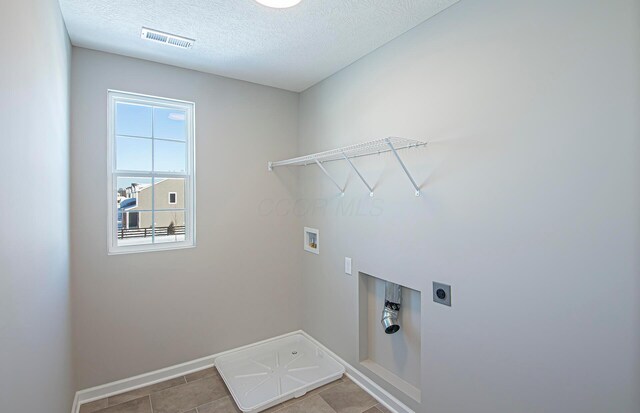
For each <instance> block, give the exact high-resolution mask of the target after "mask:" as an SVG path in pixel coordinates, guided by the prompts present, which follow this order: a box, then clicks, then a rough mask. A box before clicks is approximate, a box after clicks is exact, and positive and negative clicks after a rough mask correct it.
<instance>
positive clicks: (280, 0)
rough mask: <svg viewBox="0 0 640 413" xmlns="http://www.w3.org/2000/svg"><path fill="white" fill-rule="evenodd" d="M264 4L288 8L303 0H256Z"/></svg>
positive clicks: (276, 7) (277, 7)
mask: <svg viewBox="0 0 640 413" xmlns="http://www.w3.org/2000/svg"><path fill="white" fill-rule="evenodd" d="M256 1H257V2H258V3H260V4H262V5H263V6H267V7H272V8H274V9H286V8H289V7H293V6H295V5H296V4H298V3H300V2H301V1H302V0H256Z"/></svg>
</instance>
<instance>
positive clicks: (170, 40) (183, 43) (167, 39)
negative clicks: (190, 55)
mask: <svg viewBox="0 0 640 413" xmlns="http://www.w3.org/2000/svg"><path fill="white" fill-rule="evenodd" d="M140 37H142V38H143V39H145V40H151V41H153V42H157V43H164V44H168V45H169V46H175V47H179V48H181V49H190V48H191V46H193V43H194V42H195V40H193V39H189V38H186V37H182V36H176V35H175V34H169V33H163V32H159V31H157V30H153V29H147V28H146V27H143V28H142V33H141V34H140Z"/></svg>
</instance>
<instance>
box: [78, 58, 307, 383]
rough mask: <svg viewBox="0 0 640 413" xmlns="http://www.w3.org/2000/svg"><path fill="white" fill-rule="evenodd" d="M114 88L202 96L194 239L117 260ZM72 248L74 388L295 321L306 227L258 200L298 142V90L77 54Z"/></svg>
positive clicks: (277, 192) (283, 189)
mask: <svg viewBox="0 0 640 413" xmlns="http://www.w3.org/2000/svg"><path fill="white" fill-rule="evenodd" d="M107 89H118V90H125V91H130V92H138V93H145V94H150V95H156V96H163V97H169V98H175V99H182V100H188V101H193V102H195V104H196V147H197V149H196V169H197V172H196V174H197V202H198V206H197V211H198V212H197V243H198V245H197V247H196V248H193V249H187V250H177V251H169V252H152V253H143V254H133V255H119V256H108V255H107V244H106V242H107V241H106V239H107V236H106V228H105V225H104V223H105V222H106V214H107V205H106V203H105V199H106V192H105V191H106V180H107V176H106V162H107V161H106V147H107V146H106V145H107V130H106V125H107V120H106V116H107V108H106V102H107ZM71 108H72V111H71V113H72V137H71V139H72V151H71V185H72V190H71V195H72V204H71V216H72V220H71V245H72V278H73V294H74V309H73V310H74V326H75V357H76V361H77V364H76V365H77V374H78V382H79V383H78V384H79V388H86V387H89V386H94V385H98V384H102V383H106V382H110V381H113V380H117V379H122V378H126V377H130V376H133V375H136V374H140V373H144V372H148V371H152V370H156V369H159V368H162V367H165V366H170V365H174V364H177V363H180V362H185V361H189V360H193V359H195V358H199V357H203V356H207V355H211V354H214V353H216V352H219V351H222V350H226V349H230V348H234V347H237V346H240V345H244V344H248V343H251V342H254V341H257V340H261V339H265V338H268V337H272V336H274V335H277V334H281V333H285V332H289V331H292V330H295V329H299V328H300V326H301V312H300V310H299V305H298V297H299V294H298V292H299V291H300V284H299V276H298V274H299V272H300V271H299V264H298V259H297V255H296V254H293V253H292V251H295V250H296V248H297V246H298V240H299V235H300V234H299V231H298V228H297V226H296V223H295V222H294V221H292V220H290V219H289V217H285V216H282V217H275V218H274V217H271V216H268V215H266V214H265V213H263V212H261V209H260V205H261V203H260V202H261V200H262V199H265V198H276V199H277V198H279V197H282V196H283V195H284V194H287V193H289V191H290V190H292V189H295V180H294V179H293V178H292V177H291V178H289V179H284V180H278V179H274V177H273V175H270V174H269V172H268V171H267V168H266V163H267V161H268V160H269V159H270V158H274V157H275V155H277V154H282V153H284V152H287V153H290V152H291V151H292V150H293V148H295V146H296V138H297V108H298V95H297V94H295V93H291V92H285V91H282V90H278V89H273V88H269V87H265V86H259V85H255V84H251V83H247V82H241V81H236V80H231V79H227V78H222V77H219V76H213V75H208V74H204V73H199V72H194V71H190V70H185V69H179V68H176V67H171V66H165V65H161V64H157V63H151V62H147V61H142V60H136V59H131V58H125V57H121V56H116V55H111V54H106V53H101V52H95V51H90V50H86V49H80V48H74V49H73V60H72V105H71Z"/></svg>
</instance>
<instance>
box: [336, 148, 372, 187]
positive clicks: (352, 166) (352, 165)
mask: <svg viewBox="0 0 640 413" xmlns="http://www.w3.org/2000/svg"><path fill="white" fill-rule="evenodd" d="M342 157H343V158H344V159H345V160H346V161H347V162H349V165H351V168H352V169H353V170H354V171H355V173H356V174H358V176H359V177H360V180H361V181H362V183H363V184H364V186H366V187H367V189H368V190H369V196H371V197H372V196H373V188H371V185H369V184H368V183H367V181H365V179H364V177H363V176H362V174H361V173H360V171H358V169H357V168H356V166H355V165H354V164H353V162H351V159H349V158H348V157H347V155H345V154H344V152H342Z"/></svg>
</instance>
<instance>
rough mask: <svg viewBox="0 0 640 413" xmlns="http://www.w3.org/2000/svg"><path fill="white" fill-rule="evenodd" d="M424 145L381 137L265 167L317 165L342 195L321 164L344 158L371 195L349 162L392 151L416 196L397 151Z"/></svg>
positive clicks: (417, 194) (417, 142) (341, 189)
mask: <svg viewBox="0 0 640 413" xmlns="http://www.w3.org/2000/svg"><path fill="white" fill-rule="evenodd" d="M425 145H427V142H424V141H419V140H415V139H408V138H400V137H389V138H383V139H376V140H373V141H369V142H363V143H358V144H355V145H350V146H345V147H342V148H337V149H331V150H328V151H324V152H318V153H314V154H311V155H305V156H299V157H297V158H291V159H285V160H282V161H275V162H268V164H267V167H268V169H269V170H270V171H272V170H273V168H277V167H280V166H307V165H312V164H315V165H318V166H319V167H320V169H321V170H322V172H324V174H325V175H327V177H329V179H331V181H332V182H333V184H334V185H335V186H336V187H338V189H339V190H340V193H341V194H342V195H344V189H343V188H342V187H341V186H340V185H339V184H338V183H337V182H336V181H335V180H334V179H333V178H332V177H331V175H329V173H328V172H327V170H326V169H325V168H324V166H322V164H323V163H325V162H333V161H339V160H346V161H347V162H348V163H349V165H350V166H351V168H352V169H353V170H354V171H355V172H356V174H357V175H358V177H359V178H360V180H362V182H363V183H364V184H365V186H366V187H367V188H368V189H369V195H370V196H373V188H372V187H371V186H370V185H369V184H368V183H367V181H366V180H365V179H364V177H363V176H362V174H360V172H359V171H358V169H357V168H356V167H355V165H354V164H353V162H351V159H353V158H358V157H361V156H369V155H377V154H381V153H385V152H393V154H394V155H395V157H396V159H397V160H398V162H399V163H400V165H401V166H402V169H403V170H404V172H405V173H406V174H407V177H408V178H409V180H410V181H411V184H412V185H413V187H414V188H415V190H416V192H415V194H416V196H419V195H420V188H419V187H418V185H417V184H416V182H415V181H414V179H413V177H412V176H411V174H410V173H409V171H408V170H407V167H406V166H405V164H404V162H402V159H400V156H399V155H398V152H397V151H398V150H401V149H408V148H417V147H419V146H425Z"/></svg>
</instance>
